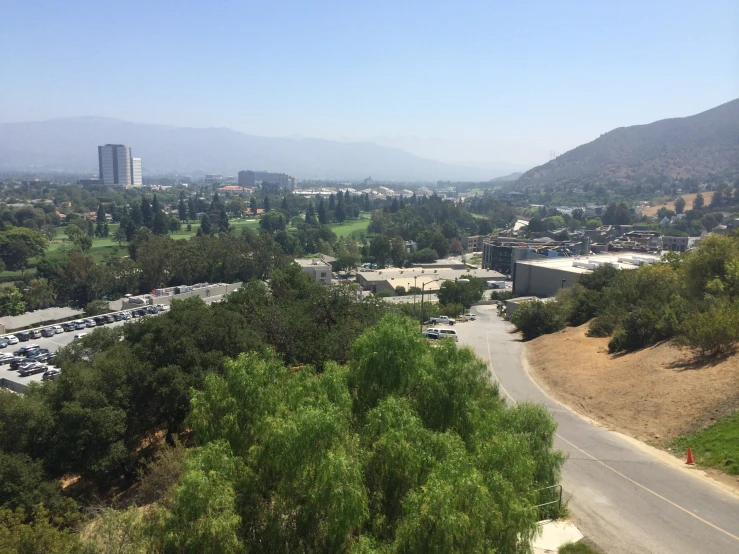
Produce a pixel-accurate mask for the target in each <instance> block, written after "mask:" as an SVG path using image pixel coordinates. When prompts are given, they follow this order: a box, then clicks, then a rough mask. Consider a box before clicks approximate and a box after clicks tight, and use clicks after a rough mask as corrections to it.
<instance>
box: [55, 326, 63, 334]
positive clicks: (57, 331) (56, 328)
mask: <svg viewBox="0 0 739 554" xmlns="http://www.w3.org/2000/svg"><path fill="white" fill-rule="evenodd" d="M52 329H54V333H55V334H57V335H61V334H62V333H63V332H64V327H62V326H61V325H54V327H52Z"/></svg>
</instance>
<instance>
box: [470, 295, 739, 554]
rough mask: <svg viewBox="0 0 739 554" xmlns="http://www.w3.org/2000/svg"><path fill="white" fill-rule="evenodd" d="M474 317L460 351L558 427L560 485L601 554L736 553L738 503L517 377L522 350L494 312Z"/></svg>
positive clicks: (510, 395)
mask: <svg viewBox="0 0 739 554" xmlns="http://www.w3.org/2000/svg"><path fill="white" fill-rule="evenodd" d="M473 313H477V314H478V315H479V318H478V319H477V321H474V322H467V323H462V324H459V325H457V326H456V328H457V333H458V334H459V340H460V343H463V344H468V345H470V346H471V347H472V348H473V349H474V350H475V351H476V352H477V354H478V355H479V356H480V357H481V358H482V359H484V360H490V365H489V367H490V369H491V372H492V374H493V377H494V378H495V379H497V380H498V381H499V382H500V384H501V394H503V395H506V396H507V397H508V398H509V399H512V400H513V401H523V400H532V401H535V402H541V403H544V404H545V405H546V406H547V408H548V409H549V410H550V412H551V413H552V415H553V416H554V418H555V420H556V421H557V423H558V425H559V427H558V432H557V437H556V440H555V444H556V447H557V448H559V449H560V450H562V451H564V452H565V453H567V455H568V456H569V459H568V460H567V462H566V463H565V466H564V469H563V475H562V484H563V486H564V489H565V492H566V494H569V495H572V496H571V498H570V501H569V507H570V511H571V513H572V514H573V516H574V517H575V519H576V521H577V523H578V525H579V526H580V527H581V529H582V530H583V532H584V533H585V534H586V535H587V536H589V537H590V538H592V539H593V540H594V541H595V542H596V543H598V544H599V545H600V546H601V547H602V548H604V549H605V551H606V552H608V553H621V552H624V553H629V554H633V553H642V552H649V553H686V554H687V553H690V554H693V553H706V554H708V553H711V554H713V553H717V554H718V553H721V554H723V553H730V552H739V497H738V496H736V495H734V494H731V493H729V492H727V491H726V490H725V489H723V488H721V487H719V486H718V485H715V484H713V483H712V482H710V481H709V480H707V479H705V478H701V477H700V476H697V475H695V474H691V470H689V469H685V468H683V467H681V466H679V465H678V464H674V463H673V462H672V461H671V460H668V459H666V455H664V454H660V453H657V452H655V451H652V450H651V449H650V448H649V447H646V446H645V445H642V444H641V443H638V442H636V441H634V440H632V439H629V438H627V437H624V436H623V435H620V434H617V433H614V432H611V431H608V430H605V429H603V428H601V427H598V426H596V425H593V424H591V423H589V422H587V421H585V420H584V419H582V418H581V417H579V416H578V415H576V414H574V413H573V412H571V411H570V410H568V409H567V408H565V407H564V406H563V405H561V404H559V403H557V402H555V401H553V400H551V399H550V398H549V397H547V396H546V395H545V394H544V393H543V392H542V391H541V389H540V388H538V387H537V386H536V385H535V384H534V383H533V382H532V381H531V379H530V378H529V377H528V375H527V373H526V372H525V371H524V369H523V366H522V362H521V354H522V344H521V343H520V342H519V341H518V340H517V337H516V336H515V335H511V334H510V333H509V331H510V329H511V326H510V324H508V323H506V322H504V321H502V320H501V319H500V318H498V316H497V311H496V308H495V306H477V307H475V308H474V309H473ZM572 355H573V356H577V355H578V354H577V352H573V353H572ZM614 378H617V377H616V376H614Z"/></svg>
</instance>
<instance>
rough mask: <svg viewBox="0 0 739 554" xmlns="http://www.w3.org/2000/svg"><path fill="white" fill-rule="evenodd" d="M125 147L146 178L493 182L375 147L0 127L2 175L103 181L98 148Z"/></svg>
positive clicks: (91, 121)
mask: <svg viewBox="0 0 739 554" xmlns="http://www.w3.org/2000/svg"><path fill="white" fill-rule="evenodd" d="M106 143H121V144H125V145H127V146H130V147H131V149H132V152H133V155H134V156H136V157H141V158H142V166H143V170H144V175H146V174H147V173H148V174H162V173H179V174H186V175H187V174H202V173H223V174H228V175H235V174H236V172H237V171H239V170H241V169H259V170H269V171H280V172H286V173H289V174H291V175H295V176H296V177H298V178H303V179H307V178H326V179H361V178H365V177H367V176H368V175H372V176H373V178H375V179H378V180H398V181H400V180H407V181H436V180H438V179H449V180H474V181H482V180H487V179H490V172H489V171H488V170H487V169H485V168H479V167H472V166H464V165H459V164H448V163H443V162H439V161H436V160H430V159H426V158H422V157H419V156H414V155H412V154H409V153H407V152H405V151H403V150H399V149H396V148H388V147H384V146H379V145H377V144H373V143H368V142H365V143H348V142H334V141H329V140H322V139H314V138H279V137H262V136H254V135H247V134H244V133H240V132H237V131H233V130H231V129H226V128H207V129H199V128H187V127H171V126H164V125H148V124H138V123H130V122H126V121H120V120H116V119H109V118H100V117H75V118H65V119H53V120H49V121H37V122H24V123H5V124H0V169H5V170H31V171H33V170H35V171H40V170H45V171H48V170H60V171H75V172H76V171H80V172H90V173H97V170H98V169H97V167H98V161H97V146H98V145H100V144H106Z"/></svg>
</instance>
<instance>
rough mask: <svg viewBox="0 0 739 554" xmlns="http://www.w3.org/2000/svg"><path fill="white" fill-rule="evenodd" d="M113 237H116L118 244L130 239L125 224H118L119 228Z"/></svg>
mask: <svg viewBox="0 0 739 554" xmlns="http://www.w3.org/2000/svg"><path fill="white" fill-rule="evenodd" d="M113 238H115V241H116V242H117V243H118V246H121V245H122V244H123V243H124V242H125V241H126V240H128V237H127V236H126V229H125V227H123V225H119V226H118V229H116V231H115V235H114V236H113Z"/></svg>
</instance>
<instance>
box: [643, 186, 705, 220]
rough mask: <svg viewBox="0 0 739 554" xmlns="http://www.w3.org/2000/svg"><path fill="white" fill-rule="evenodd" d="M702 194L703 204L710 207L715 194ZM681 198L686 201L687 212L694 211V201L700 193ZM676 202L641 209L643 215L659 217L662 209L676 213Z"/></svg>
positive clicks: (685, 195)
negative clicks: (658, 213) (658, 214)
mask: <svg viewBox="0 0 739 554" xmlns="http://www.w3.org/2000/svg"><path fill="white" fill-rule="evenodd" d="M701 194H702V195H703V202H705V205H706V206H708V205H709V204H710V203H711V200H713V192H711V191H704V192H701ZM680 196H682V197H683V200H685V210H686V211H687V210H692V209H693V200H695V197H696V196H698V193H694V194H681V195H680ZM675 200H677V198H675ZM675 200H670V201H669V202H665V203H664V204H660V205H658V206H648V207H646V208H641V214H642V215H646V216H649V217H652V216H654V215H657V212H658V211H659V210H660V208H667V209H668V210H672V211H675Z"/></svg>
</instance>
